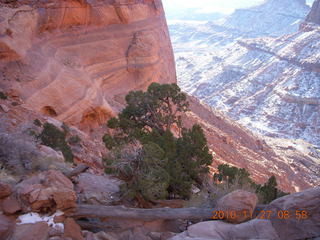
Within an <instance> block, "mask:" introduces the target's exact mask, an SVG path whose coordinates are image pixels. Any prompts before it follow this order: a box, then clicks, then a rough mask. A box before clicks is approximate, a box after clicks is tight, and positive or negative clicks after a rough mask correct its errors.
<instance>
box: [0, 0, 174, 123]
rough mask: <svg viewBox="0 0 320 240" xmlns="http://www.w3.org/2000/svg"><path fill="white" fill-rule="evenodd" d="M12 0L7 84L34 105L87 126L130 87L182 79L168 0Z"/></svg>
mask: <svg viewBox="0 0 320 240" xmlns="http://www.w3.org/2000/svg"><path fill="white" fill-rule="evenodd" d="M7 2H8V1H7ZM10 2H11V4H2V5H1V8H0V16H1V17H0V88H3V89H8V88H14V89H16V90H18V91H19V92H20V94H21V96H22V98H23V100H24V102H25V105H26V106H27V107H28V108H31V109H33V110H36V111H40V112H42V113H44V114H47V115H51V116H54V117H56V118H57V119H59V120H61V121H65V122H68V123H72V124H77V125H78V124H80V126H81V127H82V128H84V129H86V128H89V126H90V127H92V126H97V125H99V124H101V123H103V122H105V120H106V118H108V117H109V116H110V115H112V114H114V112H116V111H117V110H118V109H119V107H121V105H122V104H121V101H122V99H123V96H124V95H125V94H126V93H127V92H128V91H130V90H133V89H141V88H145V87H146V86H148V85H149V84H150V83H151V82H161V83H166V82H175V81H176V75H175V67H174V66H175V64H174V58H173V52H172V47H171V43H170V38H169V34H168V29H167V25H166V20H165V16H164V11H163V7H162V3H161V0H130V1H129V0H80V1H79V0H65V1H62V0H60V1H53V0H50V1H31V0H30V1H28V0H26V1H10Z"/></svg>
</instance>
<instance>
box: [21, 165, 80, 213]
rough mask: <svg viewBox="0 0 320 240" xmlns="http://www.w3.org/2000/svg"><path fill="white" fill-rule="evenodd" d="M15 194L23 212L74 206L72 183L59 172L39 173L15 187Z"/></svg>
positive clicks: (45, 210) (63, 208)
mask: <svg viewBox="0 0 320 240" xmlns="http://www.w3.org/2000/svg"><path fill="white" fill-rule="evenodd" d="M16 188H17V194H18V196H19V198H20V200H21V202H22V203H23V208H24V211H25V212H28V211H30V210H31V211H34V212H48V211H49V210H51V211H52V210H57V209H58V210H66V209H69V208H74V207H75V206H76V199H77V197H76V194H75V192H74V190H73V183H72V182H71V181H70V180H69V179H68V178H66V177H65V176H64V175H63V174H62V173H61V172H58V171H54V170H50V171H47V172H41V173H39V174H38V175H35V176H33V177H31V178H29V179H26V180H24V181H22V182H21V183H19V184H18V185H17V187H16Z"/></svg>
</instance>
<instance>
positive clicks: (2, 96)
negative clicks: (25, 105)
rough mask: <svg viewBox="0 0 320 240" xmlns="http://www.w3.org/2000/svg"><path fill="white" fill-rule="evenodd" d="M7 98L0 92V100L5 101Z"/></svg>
mask: <svg viewBox="0 0 320 240" xmlns="http://www.w3.org/2000/svg"><path fill="white" fill-rule="evenodd" d="M7 98H8V97H7V95H6V94H5V93H4V92H0V99H3V100H6V99H7Z"/></svg>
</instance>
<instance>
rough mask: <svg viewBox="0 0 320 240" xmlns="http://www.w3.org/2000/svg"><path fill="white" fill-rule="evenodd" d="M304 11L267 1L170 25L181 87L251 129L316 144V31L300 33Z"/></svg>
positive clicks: (296, 3) (319, 45) (319, 68)
mask: <svg viewBox="0 0 320 240" xmlns="http://www.w3.org/2000/svg"><path fill="white" fill-rule="evenodd" d="M309 11H310V8H309V7H308V6H307V5H306V4H305V1H304V0H290V1H288V0H269V1H266V2H265V3H264V4H262V5H260V6H257V7H253V8H250V9H245V10H238V11H236V12H235V13H234V14H232V15H231V16H230V17H229V18H227V19H224V20H221V21H220V23H219V24H221V25H217V23H215V24H213V23H209V24H204V25H195V24H187V23H185V24H180V25H177V24H176V25H172V26H170V28H171V35H172V40H173V43H174V49H175V54H176V62H177V70H178V80H179V84H180V86H181V87H182V88H183V89H184V90H185V91H186V92H188V93H190V94H192V95H194V96H196V97H198V98H200V99H201V100H203V101H205V102H206V103H208V104H209V105H210V106H212V107H214V108H216V109H219V110H222V111H224V112H226V113H228V115H229V116H230V117H232V118H233V119H236V120H238V121H239V122H240V123H242V124H243V125H245V126H248V127H249V128H251V129H254V130H256V131H257V132H260V133H263V134H265V135H268V136H275V137H285V138H293V139H303V140H306V141H308V142H310V143H313V144H315V145H320V144H319V143H320V98H319V96H320V28H319V27H317V26H316V25H314V24H310V23H309V24H304V25H303V29H302V30H301V31H299V30H298V29H299V24H300V23H301V21H302V19H303V18H305V17H306V16H307V15H308V12H309ZM284 33H287V34H284ZM289 33H290V34H289ZM281 35H282V36H281ZM257 36H258V37H257ZM275 36H278V37H275ZM253 37H255V38H253ZM248 38H251V39H248Z"/></svg>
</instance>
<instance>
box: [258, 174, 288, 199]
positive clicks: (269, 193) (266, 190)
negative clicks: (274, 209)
mask: <svg viewBox="0 0 320 240" xmlns="http://www.w3.org/2000/svg"><path fill="white" fill-rule="evenodd" d="M277 186H278V184H277V179H276V177H275V176H271V177H270V178H269V180H268V181H267V182H266V183H265V184H264V185H263V186H261V185H258V187H257V193H258V194H259V195H260V196H261V198H262V203H263V204H269V203H270V202H272V201H273V200H275V199H277V198H279V197H283V196H285V195H287V193H285V192H282V191H280V190H279V189H278V188H277Z"/></svg>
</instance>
